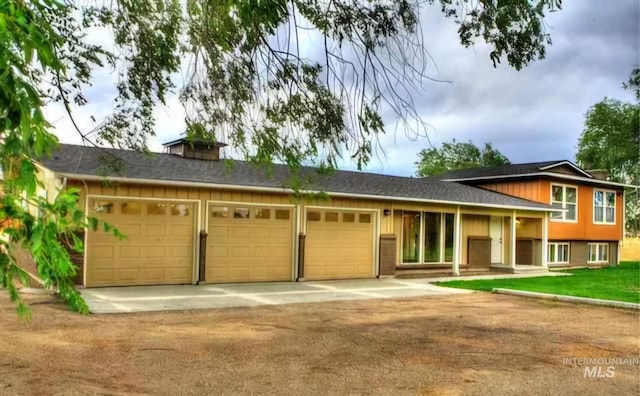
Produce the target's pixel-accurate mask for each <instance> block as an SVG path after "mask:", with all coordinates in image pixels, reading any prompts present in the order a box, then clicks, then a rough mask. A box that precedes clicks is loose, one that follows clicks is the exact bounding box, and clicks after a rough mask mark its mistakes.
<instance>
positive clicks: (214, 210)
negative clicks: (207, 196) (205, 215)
mask: <svg viewBox="0 0 640 396" xmlns="http://www.w3.org/2000/svg"><path fill="white" fill-rule="evenodd" d="M227 216H229V208H223V207H220V206H212V207H211V217H216V218H224V217H227Z"/></svg>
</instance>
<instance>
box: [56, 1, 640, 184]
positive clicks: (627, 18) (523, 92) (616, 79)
mask: <svg viewBox="0 0 640 396" xmlns="http://www.w3.org/2000/svg"><path fill="white" fill-rule="evenodd" d="M563 3H564V4H563V9H562V11H559V12H555V13H551V14H549V15H548V17H547V18H546V23H547V31H548V32H549V33H550V34H551V37H552V40H553V45H552V46H551V47H549V48H548V50H547V57H546V59H544V60H542V61H538V62H535V63H533V64H530V65H529V66H528V67H526V68H525V69H523V70H521V71H515V70H513V69H511V68H509V67H508V66H506V65H504V66H501V65H499V66H498V67H497V68H493V65H492V63H491V61H490V59H489V56H488V53H489V51H490V49H489V47H488V46H486V45H484V44H483V43H478V44H477V45H476V46H475V47H472V48H468V49H465V48H462V46H460V45H459V44H458V38H457V34H456V25H455V24H454V23H453V21H451V20H447V19H445V18H443V16H442V14H441V13H440V10H439V7H437V6H433V7H427V9H426V10H425V11H424V13H423V15H422V28H423V31H424V37H425V44H426V47H427V50H428V52H429V54H430V55H431V57H432V58H433V59H434V60H435V65H432V66H431V67H430V68H429V76H430V77H432V78H435V79H440V80H446V81H451V83H437V82H428V83H425V85H424V91H423V92H420V93H418V94H416V95H414V99H415V101H416V103H417V107H418V109H419V112H420V114H421V116H422V118H423V119H424V120H425V121H426V122H428V123H429V124H430V125H431V126H432V127H433V130H431V131H430V134H429V140H427V139H425V138H421V139H409V138H407V137H406V136H405V134H404V133H402V131H399V132H396V133H394V132H393V131H390V132H389V133H388V134H387V135H385V136H383V137H382V139H381V144H382V146H383V148H384V150H385V155H384V156H382V155H380V156H378V157H377V158H375V159H374V160H372V161H371V163H370V164H369V165H368V167H367V170H368V171H372V172H381V173H387V174H395V175H406V176H410V175H413V174H414V173H415V165H414V162H415V161H416V159H417V152H418V151H420V149H422V148H425V147H428V146H429V145H430V144H438V143H439V142H441V141H444V140H451V139H453V138H455V139H456V140H458V141H467V140H471V141H473V142H474V143H476V144H478V145H481V144H483V143H484V142H491V143H493V145H494V147H495V148H497V149H498V150H500V151H501V152H502V153H504V154H505V155H506V156H507V157H509V159H511V161H512V162H529V161H543V160H554V159H571V160H573V159H574V156H575V152H576V145H577V141H578V137H579V136H580V133H581V131H582V127H583V121H584V115H585V113H586V111H587V110H588V108H589V107H590V106H591V105H593V104H595V103H596V102H598V101H600V100H602V99H603V98H604V97H613V98H619V99H623V100H629V101H630V100H632V96H631V95H630V93H628V92H626V91H624V90H623V89H622V88H621V83H622V82H623V81H625V80H626V78H627V77H628V75H629V72H630V71H631V69H632V68H633V67H634V66H635V65H637V64H639V63H640V28H639V26H640V2H639V1H638V0H615V1H612V0H564V1H563ZM436 66H437V67H436ZM96 77H97V78H96V83H95V84H94V85H93V87H91V88H90V89H89V90H88V91H87V97H88V99H89V102H90V103H89V105H88V106H85V107H84V108H82V109H79V110H78V111H77V113H76V114H77V121H78V123H79V124H80V125H81V127H82V128H83V129H85V130H88V129H91V127H92V122H91V120H90V118H89V116H90V115H94V116H96V117H97V118H100V116H101V115H104V114H107V113H108V112H109V110H110V109H111V108H112V102H113V96H114V78H113V75H112V74H110V72H109V71H101V72H100V73H98V74H97V76H96ZM47 115H48V117H49V120H50V122H52V123H53V125H54V127H55V130H56V134H57V135H58V136H59V138H60V140H61V141H62V142H65V143H80V138H79V136H78V135H77V133H75V132H72V128H71V127H70V123H69V120H68V119H67V118H66V117H65V116H64V115H63V112H62V111H61V109H60V108H57V107H50V108H49V109H47ZM156 116H157V119H158V126H157V137H156V138H154V139H152V140H151V141H150V146H151V148H152V149H153V150H155V151H159V150H160V149H161V143H162V142H164V141H167V140H170V139H172V138H175V137H178V135H179V134H180V133H182V132H183V131H184V122H183V120H182V117H183V111H182V107H181V105H180V104H179V103H178V101H177V98H175V97H173V98H170V99H169V101H168V103H167V106H165V107H163V108H160V109H158V110H157V112H156ZM342 166H343V168H345V169H354V168H355V165H354V164H352V163H350V162H348V161H344V163H343V164H342Z"/></svg>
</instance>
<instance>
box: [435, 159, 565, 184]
mask: <svg viewBox="0 0 640 396" xmlns="http://www.w3.org/2000/svg"><path fill="white" fill-rule="evenodd" d="M561 162H563V161H544V162H529V163H526V164H508V165H498V166H489V167H484V168H470V169H459V170H454V171H449V172H445V173H442V174H440V175H436V176H432V177H430V178H431V179H438V180H452V179H473V178H480V177H491V176H512V175H513V176H515V175H526V174H532V173H538V172H542V170H541V169H540V168H544V167H546V166H550V165H553V164H558V163H561Z"/></svg>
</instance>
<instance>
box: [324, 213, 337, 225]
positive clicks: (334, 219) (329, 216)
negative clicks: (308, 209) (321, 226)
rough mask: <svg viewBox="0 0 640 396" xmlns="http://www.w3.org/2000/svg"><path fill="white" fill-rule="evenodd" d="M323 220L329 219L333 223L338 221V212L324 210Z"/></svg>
mask: <svg viewBox="0 0 640 396" xmlns="http://www.w3.org/2000/svg"><path fill="white" fill-rule="evenodd" d="M324 221H329V222H332V223H335V222H337V221H338V213H337V212H326V213H325V214H324Z"/></svg>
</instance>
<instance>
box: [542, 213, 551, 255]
mask: <svg viewBox="0 0 640 396" xmlns="http://www.w3.org/2000/svg"><path fill="white" fill-rule="evenodd" d="M548 244H549V212H544V217H543V218H542V248H541V249H542V252H541V253H542V255H541V256H540V259H541V260H540V263H541V264H542V266H543V267H544V268H547V267H548V265H547V249H548V247H547V245H548Z"/></svg>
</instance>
